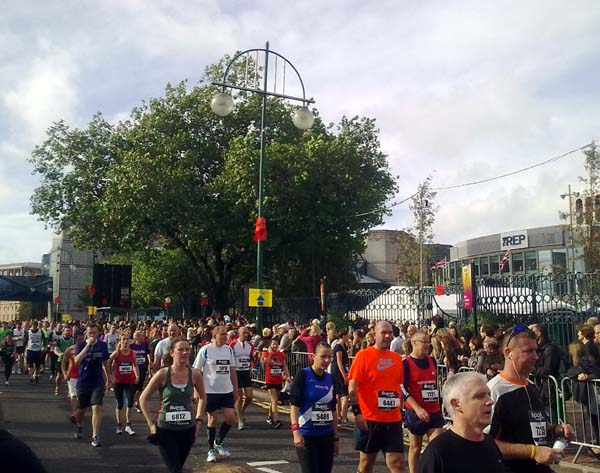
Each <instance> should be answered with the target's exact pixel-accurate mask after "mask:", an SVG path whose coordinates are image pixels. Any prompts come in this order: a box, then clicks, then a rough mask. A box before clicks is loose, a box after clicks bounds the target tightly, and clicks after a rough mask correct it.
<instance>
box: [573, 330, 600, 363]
mask: <svg viewBox="0 0 600 473" xmlns="http://www.w3.org/2000/svg"><path fill="white" fill-rule="evenodd" d="M577 340H579V341H580V342H581V343H583V344H584V346H585V350H586V352H587V355H589V356H590V357H591V358H592V359H594V360H600V348H598V345H597V344H595V343H593V342H594V329H593V328H592V327H590V326H589V325H587V324H582V325H580V326H579V327H577Z"/></svg>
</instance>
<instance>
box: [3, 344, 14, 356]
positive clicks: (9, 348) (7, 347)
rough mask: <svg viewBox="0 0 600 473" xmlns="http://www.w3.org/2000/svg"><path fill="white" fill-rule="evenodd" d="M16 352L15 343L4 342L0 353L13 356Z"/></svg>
mask: <svg viewBox="0 0 600 473" xmlns="http://www.w3.org/2000/svg"><path fill="white" fill-rule="evenodd" d="M14 351H15V345H14V343H12V342H11V343H7V342H2V344H1V345H0V352H2V353H4V354H5V355H12V354H13V353H14Z"/></svg>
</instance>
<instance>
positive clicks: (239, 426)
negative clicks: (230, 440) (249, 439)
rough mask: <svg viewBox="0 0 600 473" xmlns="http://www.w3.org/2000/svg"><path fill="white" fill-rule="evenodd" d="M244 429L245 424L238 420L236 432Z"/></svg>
mask: <svg viewBox="0 0 600 473" xmlns="http://www.w3.org/2000/svg"><path fill="white" fill-rule="evenodd" d="M245 428H246V423H245V422H244V421H243V420H242V419H240V420H238V430H244V429H245Z"/></svg>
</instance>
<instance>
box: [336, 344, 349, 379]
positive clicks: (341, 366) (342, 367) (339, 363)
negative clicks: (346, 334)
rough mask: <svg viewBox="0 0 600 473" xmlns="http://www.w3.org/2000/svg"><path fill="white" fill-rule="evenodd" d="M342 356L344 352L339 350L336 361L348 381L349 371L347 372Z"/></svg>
mask: <svg viewBox="0 0 600 473" xmlns="http://www.w3.org/2000/svg"><path fill="white" fill-rule="evenodd" d="M342 358H343V353H342V352H341V351H338V352H337V353H336V354H335V362H336V363H337V366H338V370H339V371H340V374H341V375H342V376H343V377H344V381H346V380H347V379H348V373H347V372H346V367H345V366H344V363H343V362H342Z"/></svg>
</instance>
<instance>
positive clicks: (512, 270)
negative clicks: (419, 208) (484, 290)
mask: <svg viewBox="0 0 600 473" xmlns="http://www.w3.org/2000/svg"><path fill="white" fill-rule="evenodd" d="M465 264H473V272H474V275H475V277H495V276H496V277H497V276H500V275H503V276H508V275H529V274H549V273H560V272H563V273H564V272H567V271H571V272H578V271H584V267H583V262H582V258H581V249H580V248H579V247H578V246H577V243H576V242H574V241H572V240H571V235H570V232H569V230H568V228H565V226H563V225H553V226H548V227H538V228H529V229H523V230H512V231H508V232H505V233H494V234H492V235H486V236H482V237H478V238H472V239H470V240H465V241H461V242H459V243H457V244H456V245H454V246H453V247H452V248H450V262H449V263H448V264H447V265H446V266H445V267H444V268H443V272H444V277H443V279H444V280H445V281H447V282H449V283H455V284H456V283H459V282H460V280H461V268H462V266H463V265H465Z"/></svg>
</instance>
